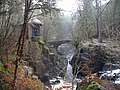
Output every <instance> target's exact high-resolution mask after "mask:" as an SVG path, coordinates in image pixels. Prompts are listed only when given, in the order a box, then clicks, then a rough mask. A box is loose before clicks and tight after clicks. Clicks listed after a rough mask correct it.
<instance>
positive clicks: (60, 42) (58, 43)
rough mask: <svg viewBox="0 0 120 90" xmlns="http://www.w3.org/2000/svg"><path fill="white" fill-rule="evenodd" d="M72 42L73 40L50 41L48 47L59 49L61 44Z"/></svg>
mask: <svg viewBox="0 0 120 90" xmlns="http://www.w3.org/2000/svg"><path fill="white" fill-rule="evenodd" d="M71 42H72V40H61V41H50V42H48V47H49V48H56V49H57V47H58V46H60V45H61V44H64V43H71Z"/></svg>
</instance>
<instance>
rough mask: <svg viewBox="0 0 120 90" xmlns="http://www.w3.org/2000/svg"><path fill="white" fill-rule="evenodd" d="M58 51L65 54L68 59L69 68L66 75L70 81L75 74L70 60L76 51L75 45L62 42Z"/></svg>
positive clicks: (66, 78)
mask: <svg viewBox="0 0 120 90" xmlns="http://www.w3.org/2000/svg"><path fill="white" fill-rule="evenodd" d="M57 50H58V52H59V53H61V54H62V55H64V56H65V57H66V59H67V62H68V64H67V70H66V75H65V80H66V81H68V82H71V81H72V78H73V75H72V67H71V65H70V64H69V61H71V59H72V57H73V54H74V51H75V47H74V46H73V45H72V44H69V43H66V44H62V45H60V46H59V47H58V49H57Z"/></svg>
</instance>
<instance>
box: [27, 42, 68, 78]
mask: <svg viewBox="0 0 120 90" xmlns="http://www.w3.org/2000/svg"><path fill="white" fill-rule="evenodd" d="M25 60H26V61H27V62H28V65H29V66H31V67H32V68H33V71H34V74H35V75H37V76H38V77H39V78H41V77H42V76H43V75H46V74H48V75H49V76H50V77H56V76H58V75H59V76H62V77H63V76H64V75H65V69H66V68H64V67H65V66H66V65H67V63H66V62H65V58H61V57H60V56H59V55H58V54H57V53H56V54H54V53H53V54H52V53H51V54H50V53H49V50H48V48H47V47H46V45H45V44H44V42H41V41H28V42H26V49H25ZM63 68H64V70H63ZM61 71H62V72H61Z"/></svg>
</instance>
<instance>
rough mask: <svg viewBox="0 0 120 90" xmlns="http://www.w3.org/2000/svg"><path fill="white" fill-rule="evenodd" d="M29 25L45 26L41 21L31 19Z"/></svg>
mask: <svg viewBox="0 0 120 90" xmlns="http://www.w3.org/2000/svg"><path fill="white" fill-rule="evenodd" d="M28 23H30V24H40V25H41V26H42V25H43V23H42V22H41V21H40V20H38V19H37V18H31V19H30V20H29V22H28Z"/></svg>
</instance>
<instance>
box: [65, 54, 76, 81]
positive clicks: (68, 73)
mask: <svg viewBox="0 0 120 90" xmlns="http://www.w3.org/2000/svg"><path fill="white" fill-rule="evenodd" d="M73 54H74V53H70V54H68V55H67V56H66V58H67V60H68V65H67V71H66V81H68V82H71V81H72V78H73V74H72V66H71V65H70V64H69V61H71V59H72V57H73Z"/></svg>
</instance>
